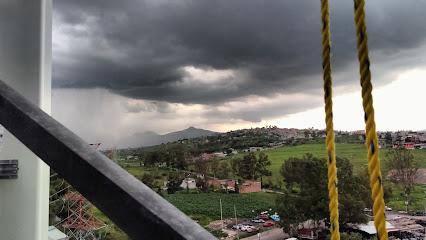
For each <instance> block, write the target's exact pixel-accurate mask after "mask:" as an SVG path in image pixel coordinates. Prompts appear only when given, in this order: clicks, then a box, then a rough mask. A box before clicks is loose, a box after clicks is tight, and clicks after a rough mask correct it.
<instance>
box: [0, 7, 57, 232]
mask: <svg viewBox="0 0 426 240" xmlns="http://www.w3.org/2000/svg"><path fill="white" fill-rule="evenodd" d="M51 9H52V0H0V79H2V80H3V81H5V82H6V83H7V84H9V85H10V86H12V87H13V88H15V89H16V90H17V91H18V92H20V93H21V94H23V95H24V96H25V97H27V99H28V100H30V101H32V102H33V103H35V104H37V105H38V106H40V107H41V108H42V109H43V110H44V111H46V112H47V113H50V94H51V92H50V89H51V45H52V44H51V42H52V28H51ZM0 110H1V109H0ZM0 124H1V123H0ZM3 145H4V146H3V148H2V150H1V152H0V159H18V160H19V173H18V175H19V177H18V179H17V180H0V239H1V240H46V239H47V228H48V208H49V168H48V167H47V165H46V164H44V163H43V162H42V161H41V160H39V159H38V158H37V157H36V156H35V155H34V154H33V153H32V152H31V151H29V150H28V149H27V148H26V147H25V146H24V145H22V144H21V143H20V142H19V141H18V140H17V139H15V138H14V137H13V136H12V135H11V134H10V133H9V132H7V131H5V134H4V139H3Z"/></svg>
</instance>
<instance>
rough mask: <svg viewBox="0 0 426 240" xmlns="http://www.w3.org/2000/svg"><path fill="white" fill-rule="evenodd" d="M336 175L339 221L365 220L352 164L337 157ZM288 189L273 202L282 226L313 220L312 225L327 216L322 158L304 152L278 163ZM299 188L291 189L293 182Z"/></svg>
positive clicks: (326, 196) (326, 180)
mask: <svg viewBox="0 0 426 240" xmlns="http://www.w3.org/2000/svg"><path fill="white" fill-rule="evenodd" d="M336 162H337V167H338V171H337V176H338V179H339V182H338V183H337V185H338V191H339V201H340V204H339V216H340V218H339V220H340V224H341V225H345V224H347V223H348V222H351V223H364V222H367V218H366V216H365V214H364V213H363V209H364V207H365V204H364V202H363V201H362V200H361V198H360V196H359V189H360V188H359V187H358V185H357V178H356V177H354V176H353V174H352V164H351V163H350V162H349V160H347V159H340V158H337V159H336ZM281 174H283V177H284V179H285V183H286V186H287V188H288V189H289V190H290V191H289V193H285V194H284V195H283V196H278V198H277V200H276V205H277V209H278V213H279V214H280V216H289V219H283V218H281V219H282V221H280V225H281V226H282V227H284V228H285V229H291V228H292V227H294V226H297V225H298V224H300V223H302V222H304V221H306V220H312V221H313V223H314V224H315V225H318V223H319V222H320V221H322V220H324V219H329V211H328V205H329V197H328V177H327V176H328V169H327V164H326V160H325V159H318V158H315V157H313V156H312V154H306V155H305V156H303V158H302V159H299V158H290V159H288V160H287V161H286V162H285V163H284V164H283V165H282V167H281ZM296 185H297V186H298V187H299V188H300V192H299V193H297V194H293V193H291V190H292V188H293V187H294V186H296Z"/></svg>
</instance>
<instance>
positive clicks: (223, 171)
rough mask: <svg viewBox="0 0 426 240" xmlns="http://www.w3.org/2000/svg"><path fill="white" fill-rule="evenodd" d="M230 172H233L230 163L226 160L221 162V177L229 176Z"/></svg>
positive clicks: (219, 172) (219, 174)
mask: <svg viewBox="0 0 426 240" xmlns="http://www.w3.org/2000/svg"><path fill="white" fill-rule="evenodd" d="M229 172H231V168H230V167H229V164H228V163H227V162H225V161H223V162H221V163H220V165H219V171H218V176H219V178H227V177H228V175H229Z"/></svg>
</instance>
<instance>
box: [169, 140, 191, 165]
mask: <svg viewBox="0 0 426 240" xmlns="http://www.w3.org/2000/svg"><path fill="white" fill-rule="evenodd" d="M168 155H169V156H168V157H169V162H170V164H171V166H172V167H173V168H177V169H179V170H185V169H186V167H187V166H188V163H187V162H186V159H185V157H186V156H185V151H184V149H183V147H182V146H180V145H178V146H174V147H173V148H171V149H169V154H168Z"/></svg>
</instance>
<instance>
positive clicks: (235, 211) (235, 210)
mask: <svg viewBox="0 0 426 240" xmlns="http://www.w3.org/2000/svg"><path fill="white" fill-rule="evenodd" d="M234 215H235V226H236V228H237V239H238V240H240V235H239V234H238V222H237V208H235V205H234Z"/></svg>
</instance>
